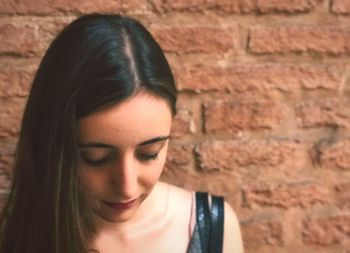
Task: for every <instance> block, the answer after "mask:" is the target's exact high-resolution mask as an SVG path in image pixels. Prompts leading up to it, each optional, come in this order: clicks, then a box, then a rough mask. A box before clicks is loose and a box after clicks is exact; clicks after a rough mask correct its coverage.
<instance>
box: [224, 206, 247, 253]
mask: <svg viewBox="0 0 350 253" xmlns="http://www.w3.org/2000/svg"><path fill="white" fill-rule="evenodd" d="M223 252H224V253H233V252H235V253H243V243H242V235H241V229H240V226H239V221H238V218H237V215H236V213H235V212H234V211H233V209H232V208H231V206H230V205H229V204H228V203H227V202H225V224H224V246H223Z"/></svg>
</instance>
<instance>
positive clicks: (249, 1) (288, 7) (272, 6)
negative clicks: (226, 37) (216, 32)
mask: <svg viewBox="0 0 350 253" xmlns="http://www.w3.org/2000/svg"><path fill="white" fill-rule="evenodd" d="M321 2H322V1H321V0H292V1H290V0H284V1H276V0H264V1H254V0H236V1H232V0H221V1H216V0H194V1H185V0H175V1H174V0H173V1H171V0H152V3H153V5H154V8H155V10H156V11H159V12H168V11H188V12H198V11H206V10H215V11H219V12H225V13H252V12H259V13H270V12H287V13H298V12H307V11H310V10H312V9H314V8H315V7H316V6H317V5H318V4H319V3H321Z"/></svg>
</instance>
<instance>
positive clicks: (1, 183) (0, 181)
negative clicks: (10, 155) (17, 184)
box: [0, 172, 11, 191]
mask: <svg viewBox="0 0 350 253" xmlns="http://www.w3.org/2000/svg"><path fill="white" fill-rule="evenodd" d="M10 185H11V180H10V177H9V174H8V173H1V172H0V191H4V190H8V189H9V188H10Z"/></svg>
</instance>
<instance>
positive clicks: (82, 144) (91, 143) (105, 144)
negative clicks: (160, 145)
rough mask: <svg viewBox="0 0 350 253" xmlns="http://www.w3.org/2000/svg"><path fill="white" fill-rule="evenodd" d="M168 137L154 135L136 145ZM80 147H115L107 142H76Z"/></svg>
mask: <svg viewBox="0 0 350 253" xmlns="http://www.w3.org/2000/svg"><path fill="white" fill-rule="evenodd" d="M169 138H170V135H168V136H159V137H155V138H152V139H149V140H146V141H143V142H141V143H140V144H138V145H137V146H138V147H141V146H145V145H148V144H152V143H156V142H160V141H165V140H167V139H169ZM78 145H79V147H80V148H113V149H115V148H116V147H115V146H113V145H110V144H107V143H100V142H89V143H79V144H78Z"/></svg>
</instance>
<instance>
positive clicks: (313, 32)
mask: <svg viewBox="0 0 350 253" xmlns="http://www.w3.org/2000/svg"><path fill="white" fill-rule="evenodd" d="M89 12H119V13H123V14H128V15H131V16H134V17H136V18H139V19H140V20H141V21H143V22H144V24H145V25H146V26H147V27H148V28H149V29H151V31H152V32H153V34H154V35H155V37H156V38H157V39H158V40H159V42H160V44H161V45H162V47H163V49H164V50H165V51H166V52H167V56H168V58H169V60H170V62H171V64H172V66H173V69H174V71H175V74H176V78H177V82H178V87H179V89H180V91H181V92H180V97H179V114H178V116H177V117H176V122H175V124H174V134H173V135H174V138H173V140H172V146H171V148H170V150H169V158H168V164H167V171H166V172H165V173H164V176H163V180H166V181H169V182H173V183H175V184H177V185H180V186H184V187H186V188H188V189H197V190H208V191H210V192H212V193H216V194H223V195H224V196H225V197H226V199H227V200H228V201H229V202H230V203H231V205H232V206H233V207H234V208H235V210H236V212H237V214H238V216H239V219H240V221H241V225H242V230H243V235H244V243H245V248H246V252H248V253H253V252H254V253H276V252H281V253H285V252H293V253H294V252H298V253H314V252H315V253H316V252H317V253H325V252H327V253H349V252H350V193H349V192H350V132H349V129H350V107H349V105H350V99H349V95H350V79H349V78H350V76H349V74H350V72H349V70H350V69H349V67H350V65H349V55H350V0H221V1H215V0H192V1H186V0H172V1H171V0H148V1H141V0H131V1H123V0H104V1H102V0H75V1H72V0H0V105H1V106H0V196H1V198H0V200H1V201H0V203H3V201H4V199H5V198H6V193H7V191H8V187H9V184H10V177H9V175H10V172H11V163H12V155H13V151H14V147H15V143H16V136H17V134H18V128H19V122H20V118H21V114H22V110H23V107H24V104H25V101H26V96H27V95H28V90H29V87H30V83H31V79H32V77H33V74H34V72H35V70H36V68H37V66H38V63H39V60H40V57H41V56H42V54H43V52H44V50H45V49H46V48H47V46H48V44H49V42H50V41H51V40H52V38H53V36H54V35H56V34H57V32H58V31H60V30H61V29H62V27H63V26H64V25H66V24H67V23H68V22H70V21H71V20H73V19H74V18H75V17H76V16H79V15H80V14H83V13H89ZM38 124H40V122H38Z"/></svg>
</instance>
